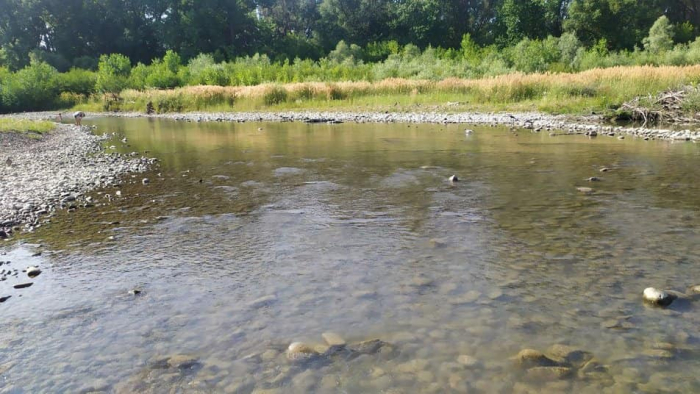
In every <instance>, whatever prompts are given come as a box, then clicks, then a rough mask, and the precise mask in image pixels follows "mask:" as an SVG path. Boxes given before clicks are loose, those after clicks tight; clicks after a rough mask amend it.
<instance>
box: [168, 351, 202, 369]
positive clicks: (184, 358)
mask: <svg viewBox="0 0 700 394" xmlns="http://www.w3.org/2000/svg"><path fill="white" fill-rule="evenodd" d="M167 362H168V366H169V367H170V368H178V369H190V368H192V367H194V366H196V365H197V364H198V363H199V361H198V360H197V357H194V356H190V355H188V354H176V355H174V356H171V357H170V358H168V361H167Z"/></svg>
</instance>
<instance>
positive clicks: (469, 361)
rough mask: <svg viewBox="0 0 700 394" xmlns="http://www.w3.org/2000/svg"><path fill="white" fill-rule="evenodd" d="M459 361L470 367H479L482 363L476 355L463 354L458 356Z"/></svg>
mask: <svg viewBox="0 0 700 394" xmlns="http://www.w3.org/2000/svg"><path fill="white" fill-rule="evenodd" d="M457 362H458V363H460V364H462V365H464V366H465V367H468V368H473V367H478V366H479V365H480V364H481V363H480V362H479V360H478V359H477V358H476V357H472V356H469V355H466V354H462V355H460V356H459V357H457Z"/></svg>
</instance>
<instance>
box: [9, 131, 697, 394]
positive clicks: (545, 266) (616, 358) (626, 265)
mask: <svg viewBox="0 0 700 394" xmlns="http://www.w3.org/2000/svg"><path fill="white" fill-rule="evenodd" d="M95 124H96V125H97V126H98V131H100V132H105V131H109V132H117V133H118V136H117V137H115V138H114V140H113V141H111V142H110V143H109V145H115V146H116V147H117V149H118V150H120V151H122V152H131V151H138V152H144V151H148V152H149V153H147V154H148V155H149V156H155V157H158V158H159V159H160V166H159V167H158V168H156V169H154V170H153V171H152V172H151V173H148V174H143V175H138V176H136V175H135V176H133V177H132V176H128V177H126V178H125V182H124V184H123V185H122V186H121V188H120V189H119V190H120V191H121V194H122V195H121V197H118V196H116V193H115V192H116V190H117V189H110V190H103V191H99V192H96V193H94V194H93V196H94V198H95V199H96V200H97V201H98V202H107V200H108V199H107V197H106V196H105V195H106V194H109V195H110V196H111V197H112V201H111V202H110V203H109V204H107V205H104V206H100V205H98V206H97V207H95V208H86V209H79V210H78V211H76V212H75V213H67V212H63V213H61V214H60V215H58V216H57V217H56V218H54V219H53V221H52V223H51V224H50V225H49V226H47V227H44V228H42V229H41V230H40V231H38V232H37V233H36V234H33V235H30V236H27V237H25V238H24V239H23V240H22V241H21V243H20V244H18V243H9V244H5V245H4V246H2V249H0V253H4V255H1V256H0V261H10V262H11V263H10V264H9V265H7V266H6V265H3V266H1V267H0V269H2V268H6V267H12V268H13V269H18V270H21V269H23V268H26V266H29V265H37V264H38V265H39V266H40V267H41V268H42V269H43V273H42V274H41V275H40V276H39V277H38V278H35V279H34V280H33V282H34V285H33V286H32V287H30V288H26V289H21V290H15V289H13V288H12V285H14V284H16V283H19V282H23V281H26V277H24V278H23V276H22V275H23V274H22V273H19V275H18V277H17V278H16V277H14V276H11V277H9V278H8V279H7V280H6V281H4V282H0V296H4V295H12V298H10V299H9V300H8V301H6V302H4V303H2V304H0V392H2V393H37V392H91V391H97V392H119V393H122V392H124V393H126V392H151V393H164V392H172V393H179V392H183V393H184V392H203V393H207V392H233V393H239V392H240V393H249V392H254V391H257V392H284V393H286V392H342V393H365V392H391V393H399V392H404V393H414V392H435V393H437V392H483V393H493V392H504V393H505V392H563V391H573V392H592V393H594V392H635V391H638V392H659V391H664V390H665V391H670V392H698V391H700V377H698V375H697V371H698V370H700V358H699V357H698V356H699V355H700V341H699V340H698V339H699V338H700V337H699V336H698V335H700V334H698V329H697V327H698V326H699V324H700V314H699V313H698V312H699V306H700V300H698V301H694V300H693V299H692V297H691V298H690V299H688V300H680V301H678V302H676V303H674V304H673V305H672V306H671V307H670V308H668V309H659V308H652V307H648V306H645V305H644V304H643V302H642V299H641V294H642V291H643V289H644V288H646V287H649V286H655V287H659V288H664V289H675V290H679V291H685V290H686V288H687V287H688V286H691V285H697V284H700V248H698V247H697V245H698V241H700V237H699V235H700V234H699V233H700V230H699V228H700V227H699V225H700V217H699V210H698V208H699V207H700V172H699V171H697V168H698V164H699V163H700V146H698V145H695V144H689V143H682V144H681V143H678V144H673V143H666V142H644V141H640V140H634V139H631V138H628V139H626V140H624V141H620V140H617V139H615V138H608V137H598V138H596V139H587V138H586V137H583V136H570V137H549V136H548V135H546V134H530V133H529V132H527V131H519V132H518V134H519V135H517V136H516V135H515V134H514V133H513V132H511V131H509V130H507V129H499V128H476V132H475V134H474V135H471V136H466V135H465V134H464V132H463V130H464V126H459V125H447V126H445V125H410V126H409V125H405V124H399V125H367V124H364V125H355V124H342V125H319V124H315V125H306V124H300V123H279V124H253V123H245V124H229V123H177V122H173V121H165V120H148V119H98V120H96V121H95ZM124 136H126V137H127V138H128V141H129V142H128V144H129V146H125V145H124V144H122V143H121V142H119V140H120V139H121V138H123V137H124ZM601 167H608V168H610V169H611V170H610V171H609V172H606V173H600V172H599V169H600V168H601ZM452 174H457V175H458V176H459V178H460V179H461V181H460V182H458V183H454V184H451V183H450V182H448V181H447V178H448V177H449V176H450V175H452ZM591 176H598V177H600V178H601V179H602V180H601V182H593V183H589V182H587V181H586V178H588V177H591ZM143 177H148V178H150V180H151V183H150V184H148V185H143V184H142V183H141V179H142V178H143ZM580 186H586V187H592V188H594V189H595V191H594V193H593V194H590V195H586V194H582V193H580V192H578V191H577V189H576V188H577V187H580ZM117 222H118V223H117ZM37 244H40V245H41V246H37ZM36 251H42V252H43V253H42V254H41V255H40V256H35V255H34V254H35V253H36ZM135 288H137V289H140V290H142V293H141V294H140V295H138V296H134V295H132V294H129V291H130V290H132V289H135ZM327 331H332V332H336V333H338V334H340V335H341V336H342V337H344V338H345V339H346V340H347V341H348V342H350V343H352V342H357V341H363V340H367V339H373V338H380V339H382V340H384V341H386V342H389V343H391V344H392V345H394V351H393V352H390V353H377V354H370V355H362V356H360V357H332V358H331V357H329V358H322V359H320V360H317V361H315V362H309V363H294V362H290V361H289V360H287V359H286V357H285V354H284V350H285V349H286V347H287V346H288V345H289V344H290V343H291V342H294V341H303V342H306V343H308V344H309V345H311V346H313V345H317V344H322V343H323V339H322V337H321V334H322V333H323V332H327ZM554 344H567V345H570V346H573V347H576V348H578V349H581V350H584V351H586V352H590V353H591V354H592V355H593V356H594V357H595V359H596V360H597V361H598V362H599V363H600V365H602V366H603V367H604V368H602V370H603V372H601V373H598V374H591V375H585V374H583V373H580V374H579V373H578V372H576V371H574V373H573V376H570V377H568V378H566V379H562V380H558V379H548V378H546V377H544V378H542V377H536V378H533V377H532V376H530V375H528V374H527V373H526V372H525V371H523V370H521V369H520V368H519V367H518V366H517V365H516V363H515V362H514V361H513V360H512V359H511V358H512V357H513V356H515V355H516V354H517V353H518V352H519V351H520V350H521V349H525V348H532V349H536V350H540V351H545V350H547V348H549V347H550V346H551V345H554ZM173 355H188V357H190V358H192V359H193V360H194V361H193V362H192V363H189V364H187V365H186V366H184V367H183V368H177V367H173V366H168V365H167V364H166V363H164V360H167V359H168V358H169V357H171V356H173ZM461 355H468V356H471V357H473V358H474V359H476V364H475V365H470V366H465V365H462V364H460V363H459V362H458V361H457V360H458V357H459V356H461ZM264 390H268V391H264Z"/></svg>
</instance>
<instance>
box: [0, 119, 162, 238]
mask: <svg viewBox="0 0 700 394" xmlns="http://www.w3.org/2000/svg"><path fill="white" fill-rule="evenodd" d="M107 138H108V136H107V135H102V136H97V135H94V134H92V133H91V131H90V129H89V128H88V127H82V128H80V127H77V126H72V125H58V126H57V128H56V130H54V131H53V132H51V133H49V134H47V135H44V136H43V137H41V138H30V137H28V136H25V135H21V134H16V133H0V237H1V238H7V237H8V236H10V235H11V234H12V233H13V232H14V231H17V230H19V229H20V228H21V227H20V226H24V230H25V231H32V230H33V229H34V228H36V227H39V226H40V225H41V224H42V223H44V222H45V221H46V220H50V219H49V218H50V217H51V216H52V214H53V212H55V211H56V210H57V209H61V208H64V209H72V210H75V209H81V208H86V207H87V208H89V207H90V206H91V205H92V201H91V199H90V198H89V197H86V196H85V194H86V193H88V192H89V191H91V190H93V189H96V188H99V187H104V186H108V185H116V184H118V183H119V176H120V175H122V174H125V173H129V172H142V171H145V170H146V169H147V168H148V166H149V165H150V164H152V163H153V162H154V161H153V160H152V159H148V158H145V157H127V156H124V155H120V154H117V153H109V154H108V153H106V152H104V151H103V149H102V146H101V142H102V141H104V140H105V139H107Z"/></svg>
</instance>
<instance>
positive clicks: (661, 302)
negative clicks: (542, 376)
mask: <svg viewBox="0 0 700 394" xmlns="http://www.w3.org/2000/svg"><path fill="white" fill-rule="evenodd" d="M676 298H678V296H676V295H674V294H669V293H667V292H665V291H663V290H658V289H655V288H653V287H647V288H646V289H644V301H646V302H647V303H649V304H652V305H658V306H669V305H671V303H672V302H673V301H675V300H676Z"/></svg>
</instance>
